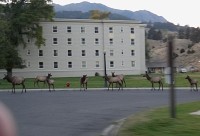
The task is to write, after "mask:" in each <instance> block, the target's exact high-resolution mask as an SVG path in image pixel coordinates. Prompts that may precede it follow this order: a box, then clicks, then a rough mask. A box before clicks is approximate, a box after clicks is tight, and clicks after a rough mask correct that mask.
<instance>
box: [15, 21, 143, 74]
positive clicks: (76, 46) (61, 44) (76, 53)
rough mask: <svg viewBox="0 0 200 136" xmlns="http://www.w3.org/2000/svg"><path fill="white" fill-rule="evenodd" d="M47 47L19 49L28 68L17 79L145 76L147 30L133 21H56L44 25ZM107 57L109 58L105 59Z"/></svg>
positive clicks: (17, 71)
mask: <svg viewBox="0 0 200 136" xmlns="http://www.w3.org/2000/svg"><path fill="white" fill-rule="evenodd" d="M41 25H42V27H43V36H44V38H45V39H46V41H45V42H46V46H42V47H41V48H38V47H36V46H35V45H34V41H33V40H28V41H27V42H28V45H27V47H26V48H25V49H23V47H20V48H19V52H20V55H21V57H22V58H23V59H24V63H25V65H26V68H24V69H14V70H13V73H14V74H13V75H21V76H24V77H36V76H37V75H47V73H52V75H53V76H54V77H77V76H82V75H83V74H87V75H88V76H94V75H95V73H96V72H97V73H99V74H100V75H104V74H105V73H104V72H105V67H104V66H105V65H104V62H106V73H107V74H108V75H110V74H111V72H115V74H125V75H134V74H142V73H145V70H146V66H145V26H146V25H144V24H141V23H140V22H138V21H133V20H89V19H84V20H82V19H55V20H54V21H53V22H48V21H47V22H41ZM104 53H105V55H104Z"/></svg>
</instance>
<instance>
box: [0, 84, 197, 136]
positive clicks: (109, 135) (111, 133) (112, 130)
mask: <svg viewBox="0 0 200 136" xmlns="http://www.w3.org/2000/svg"><path fill="white" fill-rule="evenodd" d="M125 89H126V90H145V89H149V90H150V89H151V88H125ZM166 89H169V88H164V90H166ZM176 89H180V90H181V89H188V90H189V89H190V88H189V87H179V88H176ZM75 90H80V88H60V89H56V91H75ZM88 90H107V88H89V89H88ZM0 91H10V89H4V90H0ZM16 91H21V89H16ZM29 91H48V89H27V92H29ZM199 113H200V112H198V114H199ZM125 120H126V118H123V119H120V120H116V121H114V122H113V123H112V124H110V125H109V126H107V127H105V129H104V130H103V131H102V133H101V134H100V136H116V135H117V133H118V130H119V129H120V127H121V125H122V124H123V123H124V121H125Z"/></svg>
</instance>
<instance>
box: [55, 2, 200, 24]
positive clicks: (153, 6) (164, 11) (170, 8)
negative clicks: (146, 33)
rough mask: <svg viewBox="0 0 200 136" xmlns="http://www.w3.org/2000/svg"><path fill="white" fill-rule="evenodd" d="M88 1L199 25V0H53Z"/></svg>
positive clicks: (175, 22)
mask: <svg viewBox="0 0 200 136" xmlns="http://www.w3.org/2000/svg"><path fill="white" fill-rule="evenodd" d="M83 1H88V2H91V3H101V4H104V5H106V6H108V7H111V8H115V9H121V10H131V11H137V10H148V11H150V12H153V13H154V14H157V15H159V16H163V17H164V18H165V19H167V21H169V22H172V23H174V24H180V25H183V26H184V25H189V26H193V27H200V14H199V13H200V0H53V3H56V4H60V5H66V4H71V3H80V2H83Z"/></svg>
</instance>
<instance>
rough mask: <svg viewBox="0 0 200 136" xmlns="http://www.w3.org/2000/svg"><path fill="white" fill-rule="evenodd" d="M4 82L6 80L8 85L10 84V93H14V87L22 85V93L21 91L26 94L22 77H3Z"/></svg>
mask: <svg viewBox="0 0 200 136" xmlns="http://www.w3.org/2000/svg"><path fill="white" fill-rule="evenodd" d="M3 79H4V80H7V81H8V82H9V83H11V84H12V93H15V85H22V87H23V88H22V93H23V90H25V93H26V87H25V84H24V82H25V79H24V78H23V77H18V76H11V75H5V77H4V78H3Z"/></svg>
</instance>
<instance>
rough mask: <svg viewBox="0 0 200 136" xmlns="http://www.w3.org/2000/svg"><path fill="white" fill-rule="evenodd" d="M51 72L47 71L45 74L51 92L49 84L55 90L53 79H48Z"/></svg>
mask: <svg viewBox="0 0 200 136" xmlns="http://www.w3.org/2000/svg"><path fill="white" fill-rule="evenodd" d="M51 76H52V75H51V73H48V76H47V79H46V82H47V84H48V87H49V92H51V86H52V87H53V90H54V91H55V88H54V80H53V79H50V78H51Z"/></svg>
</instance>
